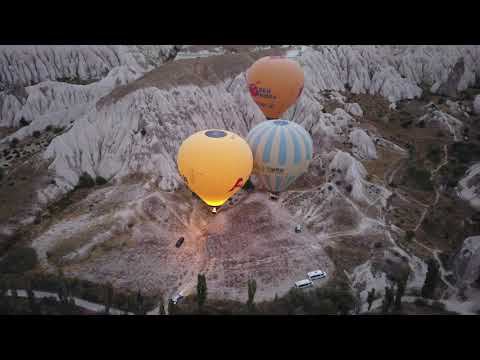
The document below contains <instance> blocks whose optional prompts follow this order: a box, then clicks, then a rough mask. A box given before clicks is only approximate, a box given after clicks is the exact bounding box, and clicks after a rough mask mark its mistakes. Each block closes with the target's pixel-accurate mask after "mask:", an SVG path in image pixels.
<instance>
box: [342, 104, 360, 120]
mask: <svg viewBox="0 0 480 360" xmlns="http://www.w3.org/2000/svg"><path fill="white" fill-rule="evenodd" d="M345 111H347V112H348V113H350V114H352V115H353V116H358V117H362V116H363V110H362V108H361V107H360V105H358V104H357V103H348V104H347V105H345Z"/></svg>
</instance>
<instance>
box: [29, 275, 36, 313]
mask: <svg viewBox="0 0 480 360" xmlns="http://www.w3.org/2000/svg"><path fill="white" fill-rule="evenodd" d="M26 291H27V297H28V304H29V306H30V311H31V313H32V314H36V313H37V310H38V309H37V306H36V303H35V294H34V293H33V290H32V282H31V281H30V280H27V284H26Z"/></svg>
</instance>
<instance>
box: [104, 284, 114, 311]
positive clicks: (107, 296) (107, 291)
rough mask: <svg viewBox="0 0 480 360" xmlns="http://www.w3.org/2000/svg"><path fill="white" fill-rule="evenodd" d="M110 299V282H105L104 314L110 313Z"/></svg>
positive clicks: (111, 292) (111, 291) (111, 287)
mask: <svg viewBox="0 0 480 360" xmlns="http://www.w3.org/2000/svg"><path fill="white" fill-rule="evenodd" d="M112 301H113V286H112V284H111V283H107V284H106V285H105V289H104V302H105V314H109V313H110V308H111V306H112Z"/></svg>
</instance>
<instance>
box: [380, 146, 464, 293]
mask: <svg viewBox="0 0 480 360" xmlns="http://www.w3.org/2000/svg"><path fill="white" fill-rule="evenodd" d="M443 151H444V159H443V161H442V162H441V163H440V164H439V165H438V166H437V167H436V168H435V169H433V170H432V171H431V172H430V180H433V178H434V176H435V174H436V173H437V172H438V171H439V170H440V169H441V168H442V167H443V166H445V165H447V164H448V146H447V145H444V146H443ZM403 160H404V159H401V160H400V161H399V162H398V163H400V164H399V166H398V167H396V166H397V163H396V164H393V165H392V171H391V172H389V175H390V176H388V177H387V175H386V176H385V177H384V180H387V178H388V182H386V183H385V186H386V187H389V184H390V183H391V182H392V181H393V178H394V176H395V175H396V173H397V172H398V170H399V169H400V168H401V166H402V161H403ZM387 173H388V172H387ZM387 173H386V174H387ZM391 190H392V193H394V194H396V195H397V196H398V197H399V198H400V199H402V200H403V201H406V202H407V203H408V202H410V200H409V199H407V198H406V197H404V196H403V195H402V194H401V192H400V190H398V189H395V188H393V189H391ZM439 199H440V193H439V191H438V190H437V189H435V200H434V202H433V203H432V204H424V203H422V202H420V201H418V200H417V199H412V200H413V201H414V202H415V203H417V204H418V205H420V206H423V207H424V208H425V209H424V210H423V212H422V215H421V217H420V219H419V220H418V223H417V225H416V226H415V228H414V231H415V232H417V231H418V229H419V228H420V226H421V225H422V224H423V221H424V220H425V217H426V216H427V214H428V212H429V211H430V210H431V209H434V208H435V206H436V205H437V203H438V201H439ZM413 241H414V242H415V243H416V244H417V245H419V246H421V247H422V248H424V249H426V250H427V251H429V252H430V253H431V254H432V256H433V258H434V259H435V261H436V262H437V263H438V265H439V271H440V278H441V280H442V281H443V283H444V284H445V285H447V287H448V289H450V290H453V291H454V293H455V294H456V293H457V292H458V289H457V288H456V287H455V286H453V285H452V284H451V283H450V282H449V281H448V280H447V278H446V277H447V276H448V275H450V274H451V273H452V272H451V271H446V270H445V268H444V267H443V264H442V262H441V260H440V258H439V256H438V254H439V252H440V251H439V250H438V249H432V248H430V247H428V246H426V245H424V244H422V243H420V242H418V241H417V239H416V238H414V239H413Z"/></svg>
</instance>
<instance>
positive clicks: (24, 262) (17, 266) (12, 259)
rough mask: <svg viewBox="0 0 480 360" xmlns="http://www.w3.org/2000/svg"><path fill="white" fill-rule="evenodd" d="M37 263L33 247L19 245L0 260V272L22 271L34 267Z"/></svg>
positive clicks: (13, 272) (16, 272)
mask: <svg viewBox="0 0 480 360" xmlns="http://www.w3.org/2000/svg"><path fill="white" fill-rule="evenodd" d="M37 264H38V258H37V253H36V252H35V250H34V249H32V248H31V247H19V248H16V249H12V250H11V251H9V252H8V253H7V254H6V255H5V257H4V258H3V259H2V260H1V261H0V273H2V274H18V273H24V272H26V271H29V270H32V269H33V268H35V267H36V266H37Z"/></svg>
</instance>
